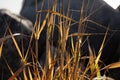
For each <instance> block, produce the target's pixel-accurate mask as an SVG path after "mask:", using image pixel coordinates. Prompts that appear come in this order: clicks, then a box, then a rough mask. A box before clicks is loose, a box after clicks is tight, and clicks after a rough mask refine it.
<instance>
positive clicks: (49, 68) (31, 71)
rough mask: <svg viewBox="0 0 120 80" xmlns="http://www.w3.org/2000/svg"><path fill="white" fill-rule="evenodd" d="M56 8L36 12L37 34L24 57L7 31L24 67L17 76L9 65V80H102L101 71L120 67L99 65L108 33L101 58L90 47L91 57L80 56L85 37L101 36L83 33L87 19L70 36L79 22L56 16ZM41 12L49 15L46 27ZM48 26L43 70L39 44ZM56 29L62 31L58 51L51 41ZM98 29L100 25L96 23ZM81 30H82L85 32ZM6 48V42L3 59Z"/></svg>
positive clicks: (100, 51) (60, 15) (35, 32)
mask: <svg viewBox="0 0 120 80" xmlns="http://www.w3.org/2000/svg"><path fill="white" fill-rule="evenodd" d="M56 5H57V4H56V3H54V5H53V7H52V9H51V10H46V11H45V10H41V11H37V12H38V14H37V15H36V16H37V17H36V22H35V24H34V30H33V32H32V34H31V38H30V42H29V46H28V48H27V51H26V53H23V51H21V50H20V47H21V46H19V45H18V44H17V42H16V39H15V36H14V34H12V32H11V31H10V29H8V31H9V33H10V35H11V38H12V40H13V43H14V46H15V47H16V49H17V51H18V55H19V57H20V59H21V62H22V63H23V66H21V67H20V68H19V69H18V70H17V71H16V72H13V71H12V70H11V68H10V66H9V65H7V66H8V68H9V71H10V73H11V77H10V78H9V79H8V80H23V79H24V80H92V79H93V78H95V77H96V79H95V80H98V79H99V78H98V77H99V76H102V75H101V72H100V71H101V70H105V69H112V68H117V67H120V65H119V64H120V62H117V63H113V64H110V65H108V66H105V67H103V68H101V67H100V64H98V63H99V62H100V57H101V54H102V50H103V47H104V44H105V40H106V36H107V30H106V33H105V36H104V39H103V42H102V44H101V47H100V49H99V52H98V55H96V53H95V52H94V51H93V50H92V49H91V46H90V45H89V46H88V48H89V56H81V55H82V51H81V46H82V45H83V44H84V41H83V42H81V43H80V41H82V38H83V37H84V36H91V35H102V34H98V33H96V34H92V33H84V29H83V28H81V26H83V22H84V21H85V20H86V18H84V17H83V18H80V21H81V22H79V28H78V29H79V30H78V32H76V33H74V34H69V30H70V26H71V25H72V24H74V23H76V21H75V20H72V18H71V17H70V16H71V15H69V13H67V15H66V16H65V14H62V13H61V12H56ZM68 9H69V7H68ZM42 12H46V13H47V14H46V16H45V19H44V20H43V23H42V24H41V23H40V18H39V17H38V15H39V13H42ZM81 12H82V11H81ZM81 14H82V13H81ZM56 16H59V25H58V24H55V19H56ZM81 16H82V15H81ZM94 23H95V22H94ZM46 25H47V32H46V33H47V34H46V36H47V37H46V61H45V63H44V66H41V64H40V63H39V61H38V58H39V57H38V55H39V50H38V45H39V44H38V41H39V38H40V36H41V32H42V30H43V29H44V28H45V26H46ZM56 25H57V28H58V30H59V39H58V46H57V50H54V47H51V46H53V44H51V43H53V40H51V39H53V37H54V36H53V34H54V27H56ZM85 25H86V24H85ZM97 25H100V24H98V23H97ZM81 29H83V31H82V30H81ZM74 36H76V38H77V40H76V42H73V37H74ZM33 38H35V41H34V43H35V52H34V51H33V50H32V49H31V47H32V46H31V44H32V39H33ZM68 38H70V39H71V46H72V48H71V50H70V51H68V50H67V49H66V46H67V40H68ZM1 39H2V38H1ZM4 39H6V36H5V37H4ZM3 44H4V40H3V42H2V44H1V46H0V55H2V46H3ZM23 50H24V47H23ZM29 54H30V55H32V57H31V58H32V60H31V62H29V61H28V60H27V59H28V57H29ZM58 56H59V57H58ZM86 59H87V60H89V61H88V64H87V66H86V67H84V60H86ZM6 63H7V62H6ZM13 65H14V64H13ZM20 73H23V76H22V77H21V76H19V74H20ZM88 73H89V74H88ZM97 78H98V79H97ZM101 78H102V77H101Z"/></svg>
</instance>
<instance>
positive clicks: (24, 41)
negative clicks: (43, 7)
mask: <svg viewBox="0 0 120 80" xmlns="http://www.w3.org/2000/svg"><path fill="white" fill-rule="evenodd" d="M32 27H33V25H32V23H31V22H30V21H29V20H27V19H25V18H23V17H21V16H20V15H16V14H13V13H12V12H10V11H8V10H5V9H0V47H1V48H0V50H1V52H0V71H1V73H0V80H8V78H9V77H10V76H12V73H11V70H12V71H13V73H15V72H16V71H17V70H18V69H19V68H20V67H21V66H23V62H22V59H21V57H20V55H19V54H18V53H19V51H18V50H17V48H16V46H15V44H14V42H13V40H12V37H11V34H10V32H9V30H10V31H11V32H12V34H13V36H14V39H15V40H16V42H17V44H18V47H19V49H20V51H21V53H22V52H23V53H25V52H26V50H27V47H28V44H29V38H30V36H31V33H32ZM2 43H3V46H2ZM23 48H24V49H23ZM23 53H22V55H24V54H23Z"/></svg>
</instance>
